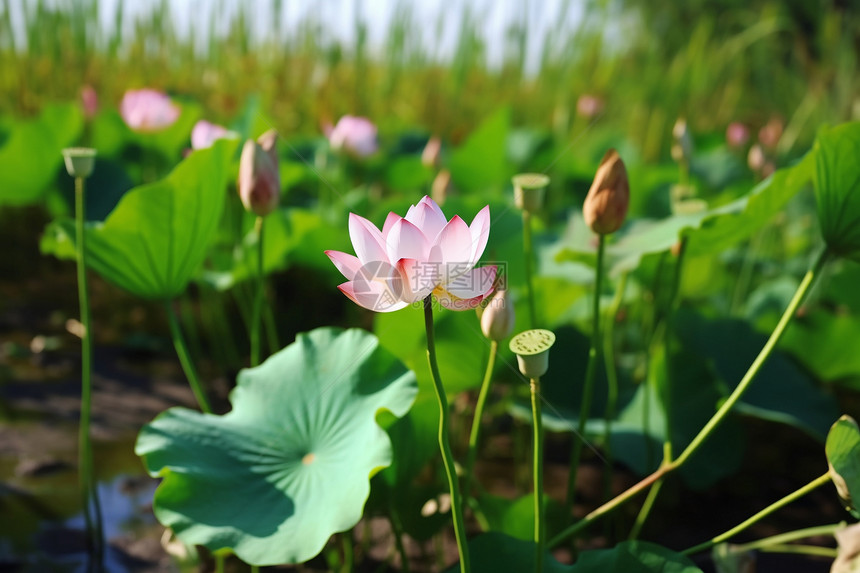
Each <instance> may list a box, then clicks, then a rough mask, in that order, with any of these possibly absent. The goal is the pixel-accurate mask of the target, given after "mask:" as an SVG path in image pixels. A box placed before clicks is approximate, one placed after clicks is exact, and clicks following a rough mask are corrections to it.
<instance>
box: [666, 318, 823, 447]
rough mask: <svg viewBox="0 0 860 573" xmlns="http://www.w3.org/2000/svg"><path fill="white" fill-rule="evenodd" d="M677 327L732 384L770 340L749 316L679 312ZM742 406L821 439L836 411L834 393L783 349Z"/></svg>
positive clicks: (768, 363) (730, 385)
mask: <svg viewBox="0 0 860 573" xmlns="http://www.w3.org/2000/svg"><path fill="white" fill-rule="evenodd" d="M675 327H676V328H677V333H678V337H679V338H680V339H681V340H683V341H685V344H687V345H689V347H690V348H692V349H694V350H695V351H696V352H697V353H699V354H700V355H701V356H702V357H703V358H705V359H706V360H709V361H711V363H712V364H713V366H714V368H715V370H716V372H717V374H718V375H719V377H720V378H721V379H722V380H723V381H724V382H725V383H726V386H727V388H728V389H729V390H731V389H733V388H734V387H735V386H737V384H738V382H740V380H741V378H743V376H744V374H745V373H746V371H747V368H749V365H750V364H752V362H753V361H754V360H755V358H756V356H757V355H758V353H759V351H760V350H761V348H762V347H763V346H764V344H765V342H766V341H767V337H766V336H764V335H762V334H759V333H757V332H755V331H753V330H752V329H751V328H750V326H749V325H748V324H747V323H746V322H743V321H739V320H732V319H720V320H706V319H704V318H703V317H702V316H700V315H697V314H694V313H692V312H681V313H678V315H677V320H676V323H675ZM737 411H738V412H743V413H745V414H749V415H753V416H757V417H759V418H762V419H765V420H771V421H775V422H781V423H784V424H790V425H792V426H794V427H796V428H799V429H801V430H803V431H805V432H807V433H809V434H811V435H812V436H814V437H816V438H818V439H822V440H823V439H824V436H825V435H826V434H827V429H828V428H829V427H830V423H831V420H833V418H834V417H836V413H837V410H836V404H835V401H834V399H833V397H832V396H830V395H828V394H826V393H824V392H823V391H822V390H820V389H818V388H816V387H815V385H813V383H812V381H811V380H810V379H809V377H808V376H807V375H806V374H804V373H803V372H802V371H801V370H800V369H798V368H797V366H795V364H794V363H793V362H792V361H791V360H790V359H788V358H787V357H786V356H785V355H784V354H783V353H782V352H780V351H775V352H774V353H773V354H772V355H771V356H770V357H769V358H768V360H767V361H766V362H765V363H764V366H762V368H761V370H760V371H759V373H758V375H757V376H756V379H755V380H754V381H753V383H752V384H751V385H750V387H749V389H747V391H746V393H745V394H744V396H743V398H741V400H740V402H738V405H737Z"/></svg>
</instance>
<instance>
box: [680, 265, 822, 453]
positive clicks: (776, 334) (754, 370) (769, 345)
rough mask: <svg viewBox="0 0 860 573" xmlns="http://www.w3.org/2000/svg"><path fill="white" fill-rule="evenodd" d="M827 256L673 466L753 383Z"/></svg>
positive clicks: (694, 447) (806, 279) (703, 436)
mask: <svg viewBox="0 0 860 573" xmlns="http://www.w3.org/2000/svg"><path fill="white" fill-rule="evenodd" d="M828 259H829V252H828V251H827V249H824V250H822V251H821V253H820V254H819V255H818V257H817V258H816V259H815V263H814V264H813V265H812V268H810V269H809V271H807V273H806V275H805V276H804V277H803V280H802V281H800V285H798V287H797V292H795V293H794V297H792V299H791V301H790V302H789V303H788V307H787V308H786V309H785V312H784V313H783V315H782V318H780V319H779V322H778V323H777V325H776V328H774V329H773V332H772V333H771V335H770V338H768V339H767V342H766V343H765V345H764V347H763V348H762V349H761V352H759V354H758V356H756V359H755V360H754V361H753V363H752V365H750V367H749V370H747V373H746V374H745V375H744V377H743V378H742V379H741V381H740V382H739V383H738V385H737V387H736V388H735V389H734V390H733V391H732V393H731V395H730V396H729V397H728V399H727V400H726V401H725V402H723V405H722V406H720V409H719V410H717V413H716V414H714V417H713V418H711V419H710V420H709V421H708V423H707V424H705V427H704V428H702V430H701V431H700V432H699V434H698V435H697V436H696V437H695V438H693V441H692V442H690V444H689V445H688V446H687V447H686V449H684V451H683V452H682V453H681V455H680V456H678V459H676V460H675V461H674V462H672V464H673V466H675V467H678V466H680V465H681V464H683V463H684V462H685V461H687V459H688V458H689V457H690V456H691V455H692V454H693V453H694V452H695V451H696V449H697V448H698V447H699V446H701V445H702V443H703V442H704V441H705V440H706V439H707V438H708V437H709V436H710V435H711V433H712V432H713V431H714V430H715V429H716V427H717V426H718V425H719V424H720V422H722V421H723V419H724V418H725V417H726V415H727V414H728V413H729V411H730V410H731V409H732V407H733V406H734V405H735V404H736V403H737V401H738V400H740V399H741V396H743V394H744V392H746V389H747V388H748V387H749V385H750V383H752V381H753V379H755V377H756V374H758V372H759V370H761V367H762V366H763V365H764V363H765V361H766V360H767V359H768V357H769V356H770V353H771V352H773V349H774V348H776V345H777V343H778V342H779V339H780V338H782V335H783V333H784V332H785V328H786V327H787V326H788V324H789V323H790V322H791V319H792V318H794V315H795V313H796V312H797V309H798V307H799V306H800V303H802V302H803V299H804V298H806V294H807V293H808V292H809V288H810V287H811V286H812V284H813V282H815V279H817V278H818V276H819V274H820V273H821V269H822V268H823V267H824V264H825V263H826V262H827V260H828Z"/></svg>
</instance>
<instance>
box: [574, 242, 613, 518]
mask: <svg viewBox="0 0 860 573" xmlns="http://www.w3.org/2000/svg"><path fill="white" fill-rule="evenodd" d="M605 251H606V238H605V236H604V235H598V243H597V263H596V264H597V267H596V272H595V277H594V300H593V306H592V311H591V313H592V314H591V317H592V326H591V347H590V348H589V349H588V366H587V367H586V370H585V384H584V386H583V390H582V405H581V407H580V409H579V427H578V428H577V433H576V435H575V436H573V446H572V450H571V454H570V470H569V472H568V479H567V501H566V502H565V509H566V511H565V515H568V514H569V513H570V511H571V510H572V509H573V505H574V502H575V501H576V499H575V498H576V473H577V470H578V469H579V461H580V458H581V457H582V446H583V444H584V442H585V424H586V422H588V415H589V414H590V413H591V401H592V397H593V395H594V377H595V375H596V374H597V361H598V358H599V355H600V291H601V286H602V282H603V257H604V253H605Z"/></svg>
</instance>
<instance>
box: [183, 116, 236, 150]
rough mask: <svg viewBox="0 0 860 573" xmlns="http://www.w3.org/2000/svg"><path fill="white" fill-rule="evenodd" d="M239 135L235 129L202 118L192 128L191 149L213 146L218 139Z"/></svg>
mask: <svg viewBox="0 0 860 573" xmlns="http://www.w3.org/2000/svg"><path fill="white" fill-rule="evenodd" d="M235 137H238V134H237V133H236V132H235V131H230V130H228V129H227V128H226V127H223V126H220V125H217V124H215V123H211V122H209V121H206V120H205V119H201V120H200V121H198V122H197V123H195V124H194V127H193V128H191V149H206V148H208V147H212V144H213V143H215V141H216V140H218V139H229V138H235Z"/></svg>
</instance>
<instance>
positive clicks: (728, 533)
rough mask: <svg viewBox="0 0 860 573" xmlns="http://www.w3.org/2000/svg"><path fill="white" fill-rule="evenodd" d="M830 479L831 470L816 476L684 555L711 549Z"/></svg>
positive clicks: (685, 551) (687, 550)
mask: <svg viewBox="0 0 860 573" xmlns="http://www.w3.org/2000/svg"><path fill="white" fill-rule="evenodd" d="M830 479H831V478H830V472H827V473H824V474H823V475H821V476H819V477H817V478H815V479H814V480H812V481H811V482H809V483H808V484H806V485H805V486H803V487H802V488H800V489H798V490H797V491H795V492H793V493H790V494H788V495H787V496H785V497H784V498H782V499H781V500H779V501H777V502H775V503H772V504H770V505H769V506H767V507H766V508H764V509H763V510H761V511H759V512H758V513H756V514H755V515H753V516H752V517H750V518H749V519H747V520H746V521H744V522H743V523H741V524H739V525H737V526H735V527H733V528H731V529H729V530H728V531H726V532H725V533H721V534H720V535H717V536H716V537H714V538H713V539H711V540H709V541H705V542H704V543H700V544H699V545H696V546H694V547H691V548H689V549H685V550H684V551H682V552H681V553H682V554H684V555H691V554H693V553H698V552H700V551H704V550H706V549H710V548H711V547H713V546H714V545H717V544H718V543H722V542H723V541H725V540H727V539H729V538H731V537H732V536H734V535H737V534H738V533H740V532H741V531H743V530H744V529H746V528H748V527H749V526H751V525H753V524H754V523H756V522H758V521H759V520H761V519H762V518H764V517H767V516H768V515H770V514H771V513H773V512H774V511H776V510H778V509H781V508H783V507H785V506H786V505H788V504H789V503H791V502H792V501H795V500H797V499H800V498H801V497H803V496H804V495H806V494H807V493H809V492H811V491H812V490H814V489H816V488H818V487H821V486H822V485H824V484H826V483H828V482H829V481H830Z"/></svg>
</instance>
